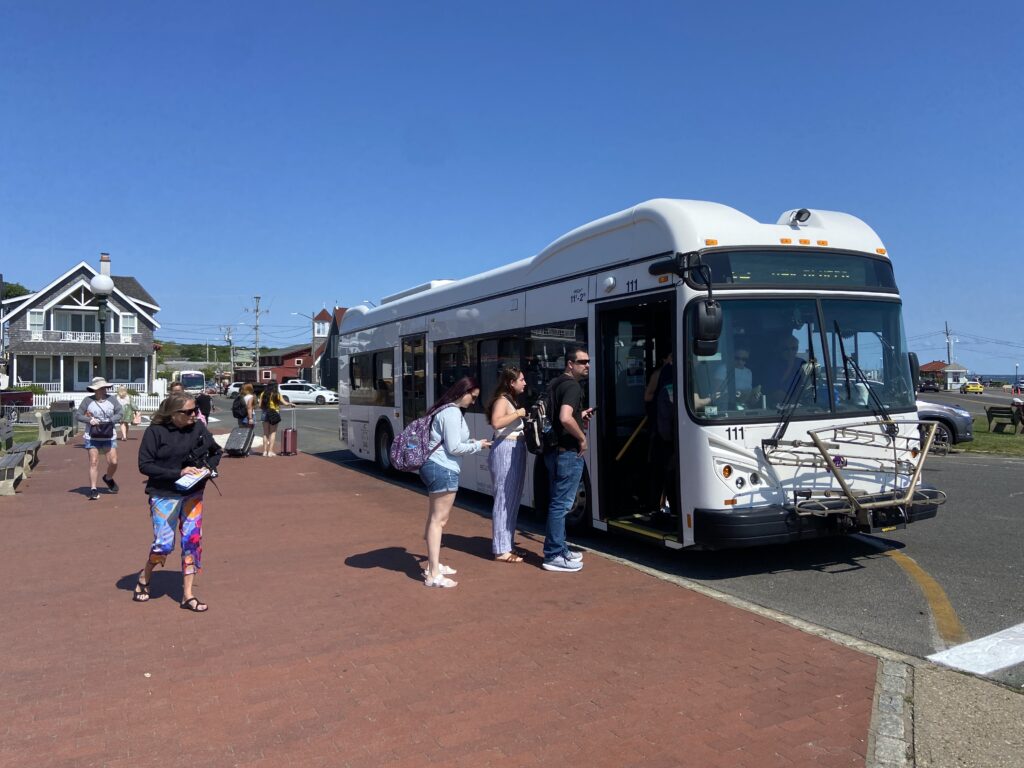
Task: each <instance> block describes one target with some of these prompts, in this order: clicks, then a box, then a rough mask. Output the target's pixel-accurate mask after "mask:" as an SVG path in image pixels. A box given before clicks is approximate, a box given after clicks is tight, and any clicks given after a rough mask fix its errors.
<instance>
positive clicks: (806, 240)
mask: <svg viewBox="0 0 1024 768" xmlns="http://www.w3.org/2000/svg"><path fill="white" fill-rule="evenodd" d="M810 244H811V241H810V240H808V239H807V238H805V237H801V238H800V245H810Z"/></svg>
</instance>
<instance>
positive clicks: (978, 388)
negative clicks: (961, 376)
mask: <svg viewBox="0 0 1024 768" xmlns="http://www.w3.org/2000/svg"><path fill="white" fill-rule="evenodd" d="M984 392H985V388H984V387H983V386H982V385H981V382H980V381H977V380H975V381H965V382H964V383H963V384H961V385H960V394H961V395H980V394H983V393H984Z"/></svg>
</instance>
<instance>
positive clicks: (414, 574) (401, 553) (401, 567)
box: [345, 547, 423, 581]
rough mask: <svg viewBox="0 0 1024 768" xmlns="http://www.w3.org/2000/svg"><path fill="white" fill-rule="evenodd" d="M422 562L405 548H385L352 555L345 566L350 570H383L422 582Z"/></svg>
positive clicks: (346, 559) (346, 560)
mask: <svg viewBox="0 0 1024 768" xmlns="http://www.w3.org/2000/svg"><path fill="white" fill-rule="evenodd" d="M422 561H423V558H422V557H421V556H420V555H414V554H413V553H412V552H410V551H409V550H407V549H406V548H405V547H384V548H382V549H372V550H370V551H369V552H361V553H360V554H358V555H351V556H349V557H347V558H345V565H347V566H348V567H349V568H383V569H385V570H388V571H396V572H398V573H404V574H405V575H406V576H408V577H409V578H410V579H413V580H415V581H420V580H422V579H423V569H422V568H421V566H420V563H421V562H422Z"/></svg>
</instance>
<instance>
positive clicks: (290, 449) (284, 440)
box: [281, 408, 299, 456]
mask: <svg viewBox="0 0 1024 768" xmlns="http://www.w3.org/2000/svg"><path fill="white" fill-rule="evenodd" d="M289 410H291V412H292V425H291V426H290V427H288V428H287V429H286V430H285V431H284V434H283V435H282V436H281V453H282V454H284V455H292V456H294V455H295V454H297V453H298V452H299V431H298V430H297V429H296V428H295V409H294V408H291V409H289Z"/></svg>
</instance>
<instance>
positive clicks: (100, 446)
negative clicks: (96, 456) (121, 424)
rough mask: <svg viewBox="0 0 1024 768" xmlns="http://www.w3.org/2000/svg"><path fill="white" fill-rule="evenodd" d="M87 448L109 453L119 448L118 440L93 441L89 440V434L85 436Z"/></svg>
mask: <svg viewBox="0 0 1024 768" xmlns="http://www.w3.org/2000/svg"><path fill="white" fill-rule="evenodd" d="M85 448H86V450H88V449H90V448H95V449H97V450H98V451H99V452H100V453H107V452H108V451H110V449H111V448H117V438H114V439H113V440H91V439H89V433H88V432H86V434H85Z"/></svg>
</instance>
